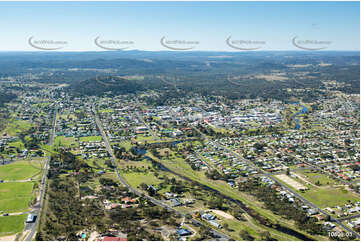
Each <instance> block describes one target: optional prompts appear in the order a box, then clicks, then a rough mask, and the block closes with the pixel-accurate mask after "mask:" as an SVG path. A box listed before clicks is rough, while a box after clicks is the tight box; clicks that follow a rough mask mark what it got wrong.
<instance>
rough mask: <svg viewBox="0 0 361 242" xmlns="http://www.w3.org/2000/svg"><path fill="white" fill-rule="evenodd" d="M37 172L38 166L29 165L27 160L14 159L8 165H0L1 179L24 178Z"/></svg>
mask: <svg viewBox="0 0 361 242" xmlns="http://www.w3.org/2000/svg"><path fill="white" fill-rule="evenodd" d="M38 172H39V168H36V167H34V166H32V165H30V163H29V161H27V160H22V161H15V162H13V163H11V164H8V165H3V166H0V179H1V180H25V179H28V178H30V177H32V176H34V175H35V174H36V173H38Z"/></svg>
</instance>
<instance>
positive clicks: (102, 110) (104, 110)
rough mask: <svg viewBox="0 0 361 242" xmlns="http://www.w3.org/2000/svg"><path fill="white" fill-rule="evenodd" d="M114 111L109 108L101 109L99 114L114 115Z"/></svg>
mask: <svg viewBox="0 0 361 242" xmlns="http://www.w3.org/2000/svg"><path fill="white" fill-rule="evenodd" d="M113 112H114V109H111V108H107V109H100V110H99V113H113Z"/></svg>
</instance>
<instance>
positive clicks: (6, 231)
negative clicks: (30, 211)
mask: <svg viewBox="0 0 361 242" xmlns="http://www.w3.org/2000/svg"><path fill="white" fill-rule="evenodd" d="M26 216H27V215H26V214H21V215H14V216H7V217H0V236H6V237H5V238H8V236H9V235H11V234H15V233H18V232H21V231H22V230H23V229H24V222H25V219H26ZM1 239H2V238H0V240H1Z"/></svg>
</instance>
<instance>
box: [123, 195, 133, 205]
mask: <svg viewBox="0 0 361 242" xmlns="http://www.w3.org/2000/svg"><path fill="white" fill-rule="evenodd" d="M136 201H137V199H135V198H133V199H132V198H130V197H123V198H122V202H123V203H125V204H127V203H135V202H136Z"/></svg>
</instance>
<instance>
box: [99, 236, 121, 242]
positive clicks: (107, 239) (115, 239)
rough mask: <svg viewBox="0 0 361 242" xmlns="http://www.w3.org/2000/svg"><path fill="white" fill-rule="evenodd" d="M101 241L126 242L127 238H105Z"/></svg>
mask: <svg viewBox="0 0 361 242" xmlns="http://www.w3.org/2000/svg"><path fill="white" fill-rule="evenodd" d="M103 241H127V238H120V237H110V236H105V237H104V238H103Z"/></svg>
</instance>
